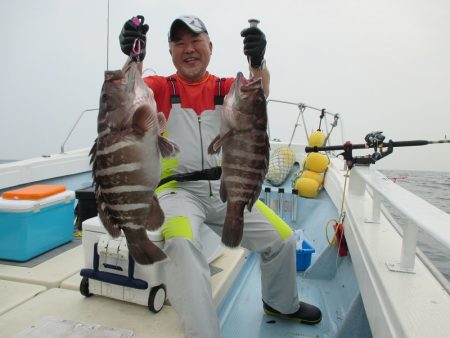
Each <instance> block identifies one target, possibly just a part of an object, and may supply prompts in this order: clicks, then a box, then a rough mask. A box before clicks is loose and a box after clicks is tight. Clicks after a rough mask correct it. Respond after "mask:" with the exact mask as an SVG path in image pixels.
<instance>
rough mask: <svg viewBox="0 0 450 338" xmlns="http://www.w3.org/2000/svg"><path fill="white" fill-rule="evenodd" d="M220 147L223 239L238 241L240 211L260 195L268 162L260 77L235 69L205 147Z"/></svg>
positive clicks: (211, 150)
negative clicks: (214, 129)
mask: <svg viewBox="0 0 450 338" xmlns="http://www.w3.org/2000/svg"><path fill="white" fill-rule="evenodd" d="M220 149H222V176H221V185H220V198H221V199H222V201H223V202H227V213H226V217H225V222H224V225H223V232H222V242H223V243H224V244H225V245H226V246H229V247H236V246H238V245H239V244H240V242H241V240H242V234H243V226H244V225H243V214H244V209H245V207H247V209H248V210H249V211H251V209H252V207H253V205H254V203H255V202H256V200H257V199H258V197H259V194H260V192H261V186H262V183H263V181H264V177H265V175H266V173H267V167H268V163H269V152H270V144H269V137H268V135H267V106H266V98H265V96H264V91H263V88H262V79H261V78H253V79H249V80H247V79H246V78H245V77H244V76H243V75H242V73H238V74H237V76H236V79H235V81H234V82H233V84H232V86H231V88H230V91H229V93H228V94H227V95H226V96H225V100H224V106H223V111H222V124H221V130H220V134H219V135H218V136H217V137H216V138H215V139H214V140H213V141H212V143H211V144H210V145H209V147H208V152H209V153H210V154H212V153H217V152H219V150H220Z"/></svg>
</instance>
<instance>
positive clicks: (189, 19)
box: [169, 15, 208, 42]
mask: <svg viewBox="0 0 450 338" xmlns="http://www.w3.org/2000/svg"><path fill="white" fill-rule="evenodd" d="M180 25H183V26H185V27H187V28H189V29H190V30H191V31H192V32H193V33H196V34H200V33H208V31H207V30H206V26H205V24H204V23H203V21H202V20H200V19H199V18H198V17H196V16H193V15H182V16H179V17H178V18H176V19H175V20H174V21H173V22H172V24H171V25H170V30H169V42H170V41H173V39H174V38H175V33H176V31H177V30H178V28H180Z"/></svg>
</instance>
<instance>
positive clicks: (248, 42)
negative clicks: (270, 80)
mask: <svg viewBox="0 0 450 338" xmlns="http://www.w3.org/2000/svg"><path fill="white" fill-rule="evenodd" d="M241 36H242V37H243V38H244V54H245V55H247V58H248V60H249V62H250V66H251V67H252V68H260V67H261V64H262V62H263V60H264V53H265V52H266V45H267V41H266V36H265V35H264V33H263V32H262V31H261V30H260V29H259V28H258V27H249V28H246V29H244V30H243V31H242V32H241Z"/></svg>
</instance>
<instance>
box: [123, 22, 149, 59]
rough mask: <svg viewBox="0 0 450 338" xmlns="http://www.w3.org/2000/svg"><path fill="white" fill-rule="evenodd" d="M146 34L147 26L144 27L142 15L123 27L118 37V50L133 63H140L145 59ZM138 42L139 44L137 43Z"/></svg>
mask: <svg viewBox="0 0 450 338" xmlns="http://www.w3.org/2000/svg"><path fill="white" fill-rule="evenodd" d="M147 32H148V25H147V24H145V25H144V17H143V16H142V15H138V16H137V17H134V18H132V19H130V20H128V21H127V22H125V24H124V25H123V28H122V31H121V32H120V35H119V42H120V49H121V50H122V52H123V53H124V54H126V55H127V56H130V57H131V59H132V60H133V61H137V60H139V61H142V60H144V58H145V47H146V43H147V37H146V34H147ZM136 39H138V40H136ZM138 41H139V43H137V42H138ZM139 45H140V46H139Z"/></svg>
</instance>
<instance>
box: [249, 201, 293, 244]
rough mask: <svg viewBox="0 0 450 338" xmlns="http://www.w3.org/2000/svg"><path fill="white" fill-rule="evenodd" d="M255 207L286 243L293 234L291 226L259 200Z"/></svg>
mask: <svg viewBox="0 0 450 338" xmlns="http://www.w3.org/2000/svg"><path fill="white" fill-rule="evenodd" d="M255 207H256V208H257V209H258V210H259V211H261V213H262V214H263V215H264V217H266V218H267V220H268V221H269V222H270V223H271V224H272V225H273V227H274V228H275V230H276V231H277V233H278V235H280V237H281V239H282V240H283V241H284V240H285V239H286V238H288V237H289V236H290V235H291V234H292V229H291V228H290V227H289V225H287V224H286V222H285V221H283V219H282V218H281V217H280V216H278V215H277V214H276V213H275V212H274V211H273V210H272V209H270V208H269V207H268V206H267V205H265V204H264V203H263V202H261V201H260V200H257V201H256V203H255Z"/></svg>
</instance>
